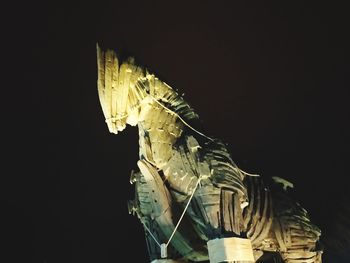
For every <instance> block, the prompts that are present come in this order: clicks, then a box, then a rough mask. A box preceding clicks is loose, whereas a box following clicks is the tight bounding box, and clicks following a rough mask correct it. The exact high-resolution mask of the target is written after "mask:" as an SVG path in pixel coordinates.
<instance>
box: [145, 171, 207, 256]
mask: <svg viewBox="0 0 350 263" xmlns="http://www.w3.org/2000/svg"><path fill="white" fill-rule="evenodd" d="M201 179H202V177H201V176H200V177H199V178H198V180H197V183H196V186H195V187H194V189H193V191H192V194H191V196H190V198H189V200H188V202H187V204H186V206H185V208H184V210H183V212H182V214H181V216H180V219H179V221H178V222H177V224H176V226H175V228H174V230H173V232H172V234H171V235H170V237H169V240H168V242H166V243H162V244H160V243H159V242H158V240H157V238H156V237H155V236H154V235H153V234H152V232H151V230H150V229H149V228H148V227H147V226H146V224H145V223H144V222H142V224H143V225H144V227H145V228H146V230H147V232H148V233H149V234H150V235H151V237H152V238H153V240H154V241H155V242H156V243H157V245H158V246H159V247H160V249H161V251H162V253H161V254H162V258H165V257H166V248H167V247H168V245H169V244H170V242H171V240H172V239H173V237H174V235H175V233H176V231H177V228H178V227H179V225H180V223H181V221H182V219H183V217H184V215H185V213H186V211H187V209H188V206H189V205H190V203H191V201H192V198H193V196H194V193H195V192H196V190H197V188H198V185H199V183H200V181H201ZM163 249H165V251H163Z"/></svg>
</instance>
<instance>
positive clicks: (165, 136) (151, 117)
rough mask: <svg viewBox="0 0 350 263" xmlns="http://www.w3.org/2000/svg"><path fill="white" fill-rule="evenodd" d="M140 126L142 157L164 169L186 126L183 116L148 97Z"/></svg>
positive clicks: (142, 110)
mask: <svg viewBox="0 0 350 263" xmlns="http://www.w3.org/2000/svg"><path fill="white" fill-rule="evenodd" d="M138 128H139V147H140V152H139V154H140V158H141V159H142V158H145V159H146V160H147V161H149V162H150V163H152V164H153V165H154V166H156V167H157V168H158V169H162V167H163V166H164V165H165V164H166V163H167V162H168V160H169V159H170V157H171V156H172V148H173V145H174V144H175V143H176V141H177V139H178V138H180V136H181V134H182V133H183V130H184V128H185V125H184V123H183V121H182V119H181V117H180V116H179V115H178V114H177V113H176V112H173V111H171V110H169V109H168V108H167V107H166V106H164V105H163V104H162V103H161V102H159V101H157V100H155V99H152V98H146V99H145V100H143V101H142V103H141V107H140V117H139V121H138Z"/></svg>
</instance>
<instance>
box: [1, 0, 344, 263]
mask: <svg viewBox="0 0 350 263" xmlns="http://www.w3.org/2000/svg"><path fill="white" fill-rule="evenodd" d="M88 2H89V1H80V3H74V4H73V3H71V4H67V5H65V4H63V3H61V4H58V5H54V4H49V3H26V4H23V3H14V4H13V6H11V7H10V8H9V9H8V10H9V11H8V12H7V9H4V10H3V11H5V16H2V18H1V20H2V21H1V22H2V27H4V30H3V33H2V40H1V41H2V45H5V46H4V47H3V48H2V65H3V67H4V68H5V70H4V71H3V72H5V74H4V77H3V81H2V85H1V86H2V96H1V106H2V114H3V115H4V117H3V118H2V121H3V125H2V128H1V129H2V134H3V135H2V141H3V142H2V151H3V155H4V156H5V157H3V158H2V160H3V162H2V163H3V165H2V166H3V169H2V170H3V172H2V175H1V183H0V185H1V188H2V189H1V193H0V195H1V203H3V204H4V205H2V208H4V209H2V213H1V214H2V216H1V217H2V220H4V221H3V223H2V224H1V233H0V236H1V239H3V241H4V243H5V246H2V247H1V249H0V251H1V250H3V252H1V253H0V262H4V263H7V262H26V263H29V262H38V263H69V262H74V263H80V262H84V263H90V262H91V263H92V262H94V263H97V262H104V263H107V262H121V261H122V260H121V257H125V256H126V257H128V258H130V262H148V256H147V250H146V244H145V242H144V234H143V230H142V227H141V225H140V223H139V221H138V219H137V218H136V217H133V216H131V215H129V214H128V210H127V200H129V199H132V198H133V195H134V191H133V186H132V185H130V183H129V176H130V171H131V170H132V169H135V168H136V162H137V160H138V135H137V130H136V129H135V128H133V127H128V128H127V129H126V130H125V131H124V132H123V133H120V134H118V135H117V136H116V135H112V134H110V133H109V132H108V129H107V126H106V124H105V122H104V116H103V113H102V110H101V107H100V104H99V99H98V94H97V84H96V81H97V69H96V43H97V42H98V43H99V44H100V45H101V46H102V48H104V49H106V48H111V49H115V50H117V52H119V54H120V55H121V57H127V56H128V55H132V56H134V57H135V59H136V61H137V62H139V63H140V64H142V65H145V66H147V67H148V68H150V69H151V71H152V72H154V73H155V74H156V75H157V76H158V77H159V78H160V79H162V80H163V81H165V82H166V83H168V84H169V85H170V86H172V87H173V88H175V89H178V90H179V93H185V95H184V96H185V99H186V100H187V102H189V103H190V105H191V106H192V107H193V108H194V109H195V110H196V112H197V113H198V114H199V116H200V119H201V121H202V123H203V127H205V130H203V131H202V132H204V133H205V134H207V135H209V136H213V137H217V138H220V139H222V140H223V141H224V142H226V143H228V145H229V148H230V150H231V153H232V157H233V159H234V161H235V162H236V163H237V165H238V166H239V167H241V168H242V169H243V170H246V171H248V172H251V173H259V174H262V175H264V176H280V177H283V178H285V179H287V180H290V181H292V182H293V183H294V185H295V189H294V195H295V196H296V197H297V199H298V200H299V201H300V203H301V204H302V205H303V206H304V207H305V208H306V209H307V210H308V211H309V213H310V216H311V218H312V219H313V221H314V222H315V223H316V224H318V225H319V227H320V228H321V229H322V231H323V235H324V236H325V238H328V243H327V242H326V243H327V244H333V245H334V247H330V248H329V250H328V251H329V252H327V253H326V254H327V255H326V257H327V259H328V260H325V262H350V259H349V258H348V259H347V260H346V259H344V260H343V261H341V260H340V259H338V260H339V261H336V260H334V259H335V257H336V256H337V257H339V258H340V257H341V256H342V254H343V255H345V251H346V250H345V249H344V247H346V246H347V245H348V244H349V243H350V242H349V241H348V240H349V239H348V237H349V235H350V227H349V221H350V212H349V210H350V209H349V206H348V203H347V200H349V194H348V192H349V190H348V188H349V180H348V177H349V169H348V163H349V156H350V152H349V146H350V144H349V128H348V122H349V106H348V104H349V96H348V89H349V71H350V66H349V46H350V45H349V44H350V43H349V40H348V35H349V27H348V26H349V19H348V11H347V9H346V8H345V6H340V5H336V4H335V3H333V2H332V4H330V2H328V4H327V5H326V4H325V5H321V4H320V3H317V4H311V3H310V2H309V3H310V4H306V3H302V4H296V3H295V2H294V1H289V2H290V3H289V4H284V5H276V4H275V5H267V4H266V3H265V4H262V3H260V4H258V5H253V4H242V3H241V2H243V1H232V2H236V4H227V3H228V1H227V2H219V1H211V4H209V3H207V2H205V1H198V2H196V1H187V2H178V1H158V2H157V1H142V2H141V1H140V2H139V3H138V2H137V1H123V2H118V1H111V2H109V3H108V2H107V3H106V2H105V3H102V1H101V2H97V1H96V2H95V3H88ZM170 2H172V4H170ZM175 2H176V4H174V3H175ZM189 2H191V3H189ZM214 2H215V4H214ZM260 2H263V1H260ZM292 2H293V3H292ZM345 210H347V211H345ZM346 231H348V232H346ZM338 241H339V243H340V244H341V245H340V246H339V245H337V246H335V244H336V242H338ZM126 251H132V253H131V254H127V252H126ZM347 251H349V249H348V250H347ZM2 257H3V258H4V259H1V258H2ZM5 258H6V259H5ZM329 258H331V259H333V260H332V261H329ZM344 258H345V256H344ZM124 262H125V261H124Z"/></svg>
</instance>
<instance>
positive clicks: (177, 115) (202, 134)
mask: <svg viewBox="0 0 350 263" xmlns="http://www.w3.org/2000/svg"><path fill="white" fill-rule="evenodd" d="M149 96H150V97H151V98H152V99H153V100H154V101H155V102H157V103H158V104H159V105H160V106H162V107H163V108H164V109H166V110H167V111H169V112H170V113H172V114H174V115H176V117H178V118H179V119H180V120H181V121H182V122H183V124H185V125H186V126H187V127H188V128H190V129H191V130H193V131H194V132H196V133H198V134H199V135H201V136H203V137H205V138H207V139H208V140H211V141H214V139H212V138H210V137H209V136H207V135H205V134H204V133H201V132H200V131H197V130H196V129H195V128H193V127H192V126H191V125H189V124H188V123H187V122H186V121H185V120H184V119H183V118H181V116H180V115H179V114H177V113H176V112H174V111H172V110H171V109H169V108H168V107H166V106H164V105H163V104H162V103H160V102H159V101H158V100H157V99H156V98H154V97H153V96H152V95H149Z"/></svg>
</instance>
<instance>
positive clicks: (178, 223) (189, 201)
mask: <svg viewBox="0 0 350 263" xmlns="http://www.w3.org/2000/svg"><path fill="white" fill-rule="evenodd" d="M200 180H201V177H199V178H198V180H197V183H196V186H195V188H194V189H193V191H192V194H191V196H190V199H189V200H188V202H187V204H186V207H185V209H184V211H183V212H182V215H181V217H180V219H179V221H178V222H177V224H176V227H175V229H174V231H173V233H172V234H171V236H170V238H169V240H168V242H167V243H166V246H168V245H169V243H170V241H171V239H172V238H173V236H174V234H175V232H176V230H177V228H178V226H179V225H180V223H181V220H182V218H183V217H184V215H185V213H186V211H187V208H188V206H189V205H190V203H191V200H192V198H193V196H194V193H195V192H196V190H197V187H198V185H199V182H200Z"/></svg>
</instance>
